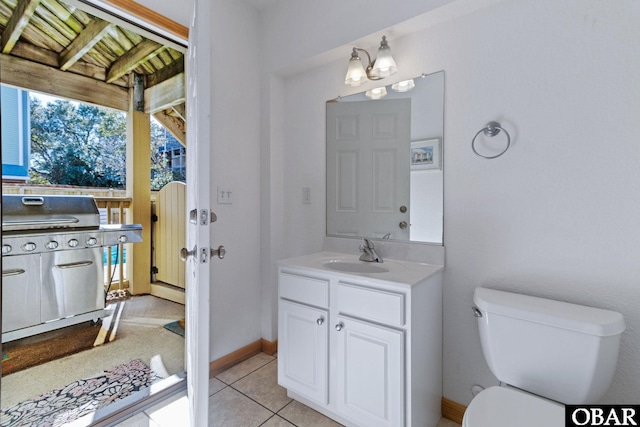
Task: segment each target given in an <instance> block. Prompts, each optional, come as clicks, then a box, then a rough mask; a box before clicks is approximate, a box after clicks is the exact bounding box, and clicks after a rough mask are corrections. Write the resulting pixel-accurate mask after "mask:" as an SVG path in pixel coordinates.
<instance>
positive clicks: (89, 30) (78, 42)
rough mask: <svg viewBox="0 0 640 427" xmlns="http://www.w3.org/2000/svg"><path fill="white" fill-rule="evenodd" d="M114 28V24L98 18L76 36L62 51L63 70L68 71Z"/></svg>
mask: <svg viewBox="0 0 640 427" xmlns="http://www.w3.org/2000/svg"><path fill="white" fill-rule="evenodd" d="M111 28H113V24H111V23H110V22H107V21H103V20H102V19H98V18H96V20H95V21H92V22H91V23H90V24H89V25H87V26H86V27H85V29H84V30H82V32H81V33H80V34H78V37H76V38H75V39H74V40H73V41H72V42H71V44H69V46H67V48H66V49H65V50H63V51H62V52H61V53H60V57H59V65H60V69H61V70H62V71H66V70H68V69H69V67H71V66H72V65H73V64H75V63H76V62H77V61H78V60H79V59H80V58H82V57H83V56H84V55H85V54H86V53H87V52H89V50H91V48H92V47H93V46H95V45H96V44H97V43H98V42H99V41H100V40H101V39H102V38H103V37H104V36H105V34H107V33H108V32H109V30H111Z"/></svg>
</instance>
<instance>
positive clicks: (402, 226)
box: [398, 221, 407, 230]
mask: <svg viewBox="0 0 640 427" xmlns="http://www.w3.org/2000/svg"><path fill="white" fill-rule="evenodd" d="M398 227H400V228H401V229H403V230H404V229H405V228H407V221H400V224H398Z"/></svg>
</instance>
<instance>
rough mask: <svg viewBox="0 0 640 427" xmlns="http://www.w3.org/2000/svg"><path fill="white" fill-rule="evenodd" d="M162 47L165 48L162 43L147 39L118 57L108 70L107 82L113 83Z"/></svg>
mask: <svg viewBox="0 0 640 427" xmlns="http://www.w3.org/2000/svg"><path fill="white" fill-rule="evenodd" d="M160 49H164V46H162V45H161V44H160V43H156V42H154V41H153V40H145V41H143V42H142V43H140V44H138V45H136V47H134V48H133V49H131V50H130V51H128V52H127V53H125V54H124V55H122V56H121V57H120V58H118V59H117V60H116V61H115V62H114V63H113V64H112V65H111V67H110V68H109V71H108V72H107V83H111V82H112V81H113V80H116V79H118V78H120V77H122V76H124V75H125V74H127V73H128V72H129V71H131V70H133V69H134V68H136V67H137V66H139V65H140V64H142V63H143V62H145V61H148V60H149V59H150V58H151V57H153V56H155V55H157V54H158V53H159V50H160Z"/></svg>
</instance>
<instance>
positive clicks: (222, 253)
mask: <svg viewBox="0 0 640 427" xmlns="http://www.w3.org/2000/svg"><path fill="white" fill-rule="evenodd" d="M226 254H227V250H226V249H225V248H224V246H222V245H220V246H218V249H213V248H211V258H213V257H214V256H217V257H218V258H220V259H224V256H225V255H226Z"/></svg>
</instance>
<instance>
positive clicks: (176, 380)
mask: <svg viewBox="0 0 640 427" xmlns="http://www.w3.org/2000/svg"><path fill="white" fill-rule="evenodd" d="M65 1H67V2H68V3H71V4H74V3H75V4H77V7H88V8H90V9H93V10H95V9H97V10H98V11H99V13H96V16H104V14H105V13H106V14H107V15H109V17H111V18H113V19H114V20H118V21H123V22H126V23H129V24H132V25H135V26H136V27H139V28H140V29H143V30H145V31H150V32H151V33H150V34H160V35H161V36H162V37H163V38H166V39H168V40H177V39H176V38H175V37H171V36H170V33H168V32H167V30H166V29H165V28H163V23H162V22H159V20H158V17H162V15H160V14H156V13H155V12H154V11H152V10H149V9H148V8H145V7H143V6H141V5H137V6H136V7H134V6H133V5H132V6H130V7H129V6H127V5H128V2H127V3H121V2H116V1H113V2H112V3H121V4H119V5H118V6H119V7H118V6H116V7H114V6H113V5H110V4H109V0H65ZM125 6H126V7H125ZM138 6H139V7H138ZM196 8H197V10H198V14H195V10H196ZM136 10H138V11H140V10H149V11H150V12H153V13H154V15H153V16H151V17H150V18H149V19H145V18H144V17H140V16H137V15H136ZM209 20H210V5H209V4H208V0H194V16H193V17H192V21H191V26H190V27H191V28H190V33H191V32H193V33H194V37H193V38H192V37H191V36H190V37H189V43H187V41H186V40H183V39H182V37H179V39H180V41H181V42H184V45H186V46H187V52H186V55H185V60H186V59H187V57H188V56H189V55H190V54H191V53H192V50H193V46H195V45H198V53H199V57H198V58H199V59H198V60H197V61H196V70H194V71H193V72H192V74H193V78H194V79H195V80H197V84H198V90H197V91H198V97H197V98H196V99H197V103H198V107H197V111H198V113H197V114H198V117H201V118H202V119H199V120H197V123H198V126H197V129H193V130H192V132H191V133H190V135H191V137H192V138H191V139H192V141H191V142H190V143H189V145H190V149H191V150H193V151H195V152H197V153H198V156H199V158H200V159H203V160H201V162H203V164H205V163H204V162H205V160H204V159H205V158H206V159H208V158H209V156H210V152H211V150H210V146H209V144H210V134H211V129H210V126H209V118H210V112H211V82H210V76H211V52H210V49H211V38H210V31H211V30H210V25H209V24H210V23H209ZM171 22H173V21H171ZM174 35H175V33H174ZM185 65H186V64H185ZM185 68H186V67H185ZM198 75H201V76H204V78H201V79H197V76H198ZM190 78H192V76H190V74H189V73H188V70H187V79H190ZM191 127H192V128H193V127H194V126H191ZM188 139H189V138H188ZM204 156H206V157H204ZM199 163H200V162H199ZM192 166H193V165H190V164H189V163H187V170H189V168H191V169H193V167H192ZM197 170H198V174H197V176H195V177H192V179H191V180H187V193H189V191H191V192H192V193H193V192H194V186H195V185H196V182H200V183H202V185H201V186H200V187H201V188H200V191H201V192H204V193H207V194H206V195H205V197H202V196H203V195H202V194H199V195H198V198H197V200H198V207H199V208H200V207H202V209H205V208H206V209H207V211H209V200H210V194H208V189H209V187H210V173H209V168H205V167H201V168H198V169H197ZM188 197H189V196H188V195H187V198H188ZM0 206H1V204H0ZM187 217H188V215H187ZM187 221H188V219H187ZM199 231H202V232H199V233H196V234H197V235H198V243H200V245H198V247H206V248H207V249H208V248H209V227H208V224H207V227H206V232H203V231H205V227H201V229H199ZM187 243H188V244H190V242H189V241H188V242H187ZM205 244H206V246H205ZM196 265H197V266H198V268H197V270H198V273H199V274H195V279H196V281H195V284H194V282H192V286H191V287H190V289H189V287H188V288H187V291H186V299H187V303H186V307H185V309H186V310H187V324H186V326H185V328H186V331H185V341H186V342H185V356H186V357H185V370H186V373H187V376H186V380H185V378H184V374H177V375H173V376H171V377H169V378H167V379H165V380H163V381H162V386H161V387H154V390H153V392H151V391H150V389H148V390H146V391H143V392H141V393H136V394H134V395H131V396H129V397H128V398H125V399H122V400H121V401H119V402H115V403H114V404H113V405H110V406H111V407H110V408H109V409H106V408H105V409H106V410H104V412H103V411H98V412H97V413H95V414H88V415H87V416H85V417H83V418H81V419H84V420H85V421H87V422H88V423H89V424H90V425H92V426H107V425H113V423H114V422H116V421H117V420H121V419H124V418H126V417H129V416H131V415H133V414H134V413H136V412H139V411H140V410H142V409H144V408H147V407H149V406H151V405H153V404H157V403H158V402H160V401H162V400H164V399H166V398H168V397H170V396H172V395H174V394H175V393H178V392H180V391H181V390H185V389H186V390H187V396H188V399H189V412H190V421H191V422H190V425H191V426H194V427H196V426H202V425H208V405H209V403H208V402H209V392H208V390H209V362H210V361H209V337H210V333H209V331H210V324H209V317H210V316H209V294H210V289H209V288H210V281H209V278H210V272H209V264H208V263H206V264H199V263H197V264H196ZM0 301H1V294H0ZM0 324H1V319H0ZM0 349H1V344H0ZM1 383H2V379H1V378H0V386H1ZM87 417H89V418H91V419H89V418H87ZM93 418H95V420H93Z"/></svg>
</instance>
